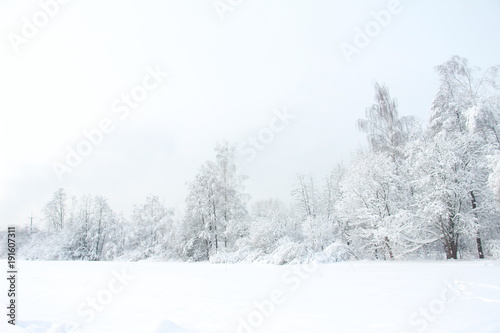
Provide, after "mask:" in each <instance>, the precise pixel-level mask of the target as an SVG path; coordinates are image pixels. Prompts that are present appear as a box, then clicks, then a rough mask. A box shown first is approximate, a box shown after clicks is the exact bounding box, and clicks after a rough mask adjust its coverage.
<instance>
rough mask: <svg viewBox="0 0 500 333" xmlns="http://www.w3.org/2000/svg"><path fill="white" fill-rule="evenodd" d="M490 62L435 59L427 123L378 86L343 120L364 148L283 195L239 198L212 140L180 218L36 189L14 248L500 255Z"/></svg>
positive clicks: (110, 255) (293, 256)
mask: <svg viewBox="0 0 500 333" xmlns="http://www.w3.org/2000/svg"><path fill="white" fill-rule="evenodd" d="M499 69H500V67H499V66H492V67H490V68H487V69H485V70H481V69H479V68H476V67H474V66H471V65H469V63H468V61H467V60H466V59H465V58H462V57H459V56H454V57H452V58H451V59H449V60H448V61H446V62H445V63H443V64H442V65H439V66H437V67H436V73H437V76H438V79H439V82H440V84H439V89H438V91H437V92H436V94H435V97H434V100H433V101H432V107H431V110H430V114H429V119H428V120H427V121H425V122H421V121H419V120H418V119H416V118H414V117H411V116H400V110H399V109H398V103H397V100H396V99H395V98H393V97H392V96H391V95H390V92H389V88H388V87H387V86H385V85H384V84H379V83H376V84H375V85H374V89H375V99H374V102H373V104H372V105H371V106H368V107H367V109H366V114H365V117H364V118H363V119H360V120H359V121H358V123H357V124H353V126H354V125H356V126H357V127H358V129H359V130H360V131H362V132H363V133H365V134H366V139H367V145H366V148H365V149H363V150H360V151H357V152H353V153H352V157H351V159H350V161H349V162H348V163H347V164H339V165H337V166H336V167H335V168H334V169H333V170H331V172H330V174H329V175H326V176H325V177H324V178H323V179H320V180H318V179H316V178H315V176H314V177H313V175H311V174H302V173H299V174H297V175H296V178H295V181H294V183H293V184H290V195H291V198H292V199H291V201H290V202H289V203H288V202H285V201H282V200H280V199H276V198H270V199H268V200H260V201H255V202H251V201H250V198H251V196H250V195H249V194H248V193H246V191H245V179H246V177H245V176H244V175H242V174H241V173H240V171H239V168H238V165H237V162H236V150H235V147H234V146H233V145H231V144H229V143H227V142H222V143H219V144H217V145H216V147H215V151H214V153H215V154H214V159H213V160H210V161H206V162H205V163H204V164H203V165H201V166H200V168H199V171H198V173H197V174H196V175H195V176H194V177H193V179H192V180H191V181H190V182H189V183H188V184H187V186H188V190H189V191H188V196H187V197H186V198H185V207H186V208H185V212H184V213H183V214H182V216H181V217H180V218H174V214H173V210H172V209H171V208H169V206H168V203H164V202H163V201H162V200H161V199H160V198H159V196H157V195H154V194H152V195H149V196H148V197H147V198H145V201H144V202H143V203H141V204H138V205H136V206H134V208H133V213H132V214H131V216H129V217H125V216H123V215H122V214H119V213H116V212H115V211H113V209H112V207H110V205H109V204H108V202H107V200H106V198H104V197H102V196H90V195H86V196H79V197H75V196H72V195H71V194H70V193H67V192H66V191H65V190H64V189H62V188H61V189H59V190H58V191H56V192H55V193H53V195H52V197H50V196H49V195H48V202H47V204H46V205H45V207H43V213H44V217H43V220H44V223H45V224H46V225H45V227H44V228H36V227H34V228H32V227H30V226H25V227H22V228H18V231H17V244H18V254H19V255H20V256H21V257H24V258H26V259H31V260H91V261H103V260H121V261H137V260H165V261H210V262H213V263H236V262H260V263H271V264H288V263H292V264H293V263H304V262H310V261H313V260H315V261H317V262H337V261H345V260H415V259H430V260H445V259H474V258H478V259H482V258H490V259H500V124H499V121H500V94H499V93H498V89H499V86H498V82H497V74H498V70H499ZM325 153H327V152H325ZM250 203H251V204H250ZM2 237H5V234H2ZM1 251H3V252H1V254H2V256H6V252H5V251H6V250H5V248H3V249H2V250H1Z"/></svg>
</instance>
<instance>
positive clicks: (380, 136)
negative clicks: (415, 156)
mask: <svg viewBox="0 0 500 333" xmlns="http://www.w3.org/2000/svg"><path fill="white" fill-rule="evenodd" d="M413 123H414V119H413V117H400V116H399V113H398V103H397V101H396V99H393V98H392V97H391V95H390V93H389V88H387V86H385V85H381V84H379V83H375V103H374V104H373V105H372V106H370V107H369V108H367V109H366V119H359V120H358V128H359V129H360V130H361V131H363V132H365V133H366V135H367V139H368V143H369V145H370V148H371V150H372V151H373V152H375V153H387V154H389V156H391V157H392V158H393V159H398V158H399V157H401V156H402V154H403V151H402V148H403V147H404V145H405V144H406V143H407V142H408V140H409V138H410V129H411V126H413Z"/></svg>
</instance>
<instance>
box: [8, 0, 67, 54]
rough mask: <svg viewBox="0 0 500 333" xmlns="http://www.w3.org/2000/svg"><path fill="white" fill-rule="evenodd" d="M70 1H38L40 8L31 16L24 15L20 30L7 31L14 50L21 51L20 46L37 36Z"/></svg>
mask: <svg viewBox="0 0 500 333" xmlns="http://www.w3.org/2000/svg"><path fill="white" fill-rule="evenodd" d="M70 2H71V0H40V1H39V2H38V6H39V7H40V8H39V9H38V10H37V11H36V12H35V13H34V14H33V15H31V17H26V16H24V17H23V18H21V28H20V30H19V32H18V33H16V32H8V33H7V39H8V40H9V42H10V45H11V46H12V48H13V49H14V52H16V53H19V52H20V47H21V46H22V45H25V44H28V43H29V41H30V40H32V39H33V38H35V37H36V36H37V35H38V33H39V32H40V30H41V29H43V28H45V27H46V26H47V25H48V24H49V23H50V21H51V20H52V19H53V18H54V17H56V16H57V15H58V14H59V11H60V10H61V7H62V6H64V5H67V4H68V3H70Z"/></svg>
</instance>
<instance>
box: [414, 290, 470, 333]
mask: <svg viewBox="0 0 500 333" xmlns="http://www.w3.org/2000/svg"><path fill="white" fill-rule="evenodd" d="M464 291H465V283H463V282H460V281H453V282H448V283H446V286H445V288H443V289H442V290H441V292H440V294H439V297H436V298H434V299H433V300H431V301H430V302H429V303H428V304H427V305H425V306H423V307H419V308H418V310H417V311H414V312H413V313H412V314H411V316H410V319H409V324H410V325H411V327H412V330H411V332H425V331H426V330H427V329H428V328H429V325H430V324H432V323H434V322H436V321H437V320H438V318H439V316H440V315H442V314H443V313H445V311H446V309H447V307H448V305H449V304H450V303H453V302H455V301H456V300H457V299H458V298H459V297H460V296H462V295H463V294H464ZM405 333H406V332H405Z"/></svg>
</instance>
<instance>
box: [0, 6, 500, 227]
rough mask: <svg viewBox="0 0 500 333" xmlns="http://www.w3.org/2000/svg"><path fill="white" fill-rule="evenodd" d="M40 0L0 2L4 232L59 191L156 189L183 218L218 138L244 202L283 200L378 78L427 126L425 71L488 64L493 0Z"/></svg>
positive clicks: (344, 135) (110, 195)
mask: <svg viewBox="0 0 500 333" xmlns="http://www.w3.org/2000/svg"><path fill="white" fill-rule="evenodd" d="M40 3H49V4H50V3H51V2H50V1H48V0H43V1H41V2H37V1H2V2H0V29H1V32H0V33H1V36H2V39H1V43H0V57H1V58H0V152H1V154H0V223H1V225H0V227H2V228H4V227H5V226H6V225H7V224H17V225H24V224H26V223H27V222H28V219H27V217H28V216H29V215H30V213H31V211H33V213H34V215H35V216H36V217H37V219H35V222H39V223H40V222H41V216H42V215H41V208H42V207H43V205H44V204H45V203H46V202H47V201H48V200H49V199H50V197H51V196H52V193H53V192H54V191H55V190H57V189H58V188H59V187H63V188H65V189H66V190H67V192H69V193H71V194H75V195H79V194H100V195H103V196H105V197H106V198H107V199H108V200H109V203H110V205H111V207H112V208H113V209H114V210H115V211H117V212H123V213H124V214H125V215H126V216H128V215H129V213H130V211H131V208H132V206H133V205H134V204H140V203H142V202H143V201H144V199H145V197H146V195H147V194H149V193H154V194H158V195H159V196H161V197H162V198H163V199H164V201H165V203H166V204H167V205H168V206H171V207H175V208H176V211H177V213H176V214H177V216H181V215H182V209H183V203H184V199H185V196H186V194H187V188H186V185H185V183H186V182H187V181H190V180H191V179H193V177H194V175H195V173H196V172H197V170H198V168H199V167H200V165H201V164H202V163H203V162H205V161H206V160H208V159H211V158H213V156H214V154H213V147H214V145H215V143H216V142H218V141H221V140H224V139H225V140H227V141H229V142H230V143H233V144H235V145H237V146H238V147H240V149H239V150H240V152H241V153H240V154H239V158H238V160H239V163H240V166H241V169H242V171H243V173H244V174H246V175H247V176H249V180H248V181H247V182H246V185H247V187H246V189H247V192H248V193H249V194H250V195H251V196H252V198H253V200H257V199H265V198H269V197H279V198H282V199H283V200H288V198H289V193H290V187H291V185H292V183H293V179H294V175H295V174H296V173H297V172H311V173H312V174H313V175H314V176H315V177H316V178H317V179H318V180H321V179H322V178H323V177H325V176H326V175H327V174H328V172H329V171H330V170H331V169H332V167H334V166H335V165H336V164H337V163H339V162H340V161H342V160H343V161H348V160H349V157H350V155H351V153H352V152H353V151H355V150H356V149H358V148H359V147H361V146H363V145H364V144H365V140H364V136H363V135H362V134H360V133H359V132H358V131H357V130H356V126H355V121H356V119H358V118H360V117H363V115H364V111H365V108H366V107H367V106H369V105H370V104H371V103H372V102H373V95H374V91H373V84H374V82H375V81H379V82H382V83H386V84H387V85H388V86H389V88H390V91H391V94H392V95H393V97H396V98H397V99H398V101H399V104H400V113H401V114H403V115H408V114H412V115H416V116H418V117H419V118H420V119H421V120H422V121H425V120H426V119H427V116H428V113H429V106H430V104H431V102H432V99H433V96H434V94H435V92H436V89H437V86H438V80H437V76H436V74H435V72H434V69H433V67H434V66H436V65H439V64H441V63H443V62H444V61H446V60H447V59H449V58H450V57H451V56H452V55H455V54H456V55H460V56H463V57H466V58H468V59H469V61H470V62H471V64H473V65H477V66H480V67H483V68H486V67H488V66H491V65H496V64H500V44H499V33H500V20H499V17H500V2H499V1H497V0H489V1H457V0H453V1H452V0H448V1H431V0H427V1H423V0H420V1H410V0H401V1H400V2H398V1H347V0H346V1H320V0H317V1H303V0H272V1H269V0H252V1H245V0H242V1H239V2H238V1H236V0H222V1H219V2H217V1H212V0H193V1H187V0H176V1H170V0H168V1H167V0H161V1H160V0H152V1H130V0H120V1H97V0H90V1H89V0H85V1H79V0H72V1H68V3H67V4H59V3H56V2H52V4H51V5H48V6H46V7H47V8H46V10H47V11H49V12H50V14H51V16H49V15H47V14H44V13H45V12H43V9H42V8H41V6H40ZM54 3H55V4H57V6H55V5H54ZM231 3H232V4H233V5H232V7H228V6H231V5H229V4H231ZM398 3H399V5H398ZM214 4H218V7H217V8H218V10H217V9H216V8H215V7H214ZM228 8H230V9H231V10H229V9H228ZM382 10H383V12H380V11H382ZM391 11H392V13H391ZM387 12H389V13H391V14H390V17H388V16H387V15H384V14H387ZM373 13H379V14H378V20H379V21H380V23H376V22H377V21H376V18H375V16H377V15H374V14H373ZM31 24H36V25H38V26H39V27H36V25H35V26H34V29H33V26H31ZM367 29H368V32H369V35H371V36H362V35H360V34H359V31H363V30H365V31H366V30H367ZM343 48H344V51H343ZM354 48H356V49H354ZM346 50H349V51H346ZM353 50H354V51H355V52H354V51H353ZM346 55H347V56H346ZM151 72H156V74H154V75H153V76H151V74H150V73H151ZM165 73H168V75H167V74H165ZM155 78H156V80H155ZM141 86H142V88H141ZM144 86H146V87H147V88H148V89H149V90H147V89H146V88H144ZM132 92H134V93H135V95H134V96H135V97H133V98H136V99H138V100H140V102H138V103H135V102H134V100H131V101H130V102H128V103H131V104H129V105H130V107H128V106H127V104H126V103H127V102H124V101H122V98H126V95H128V94H131V93H132ZM132 107H133V108H132ZM129 111H130V112H129ZM277 114H279V115H281V118H284V120H283V119H280V118H279V117H278V116H277ZM287 114H288V116H287ZM276 117H278V118H276ZM292 118H293V119H292ZM99 126H101V127H102V129H104V130H107V133H104V134H103V137H102V140H101V139H100V138H99V135H97V134H95V136H94V140H97V141H95V142H97V143H96V144H92V146H91V147H90V149H92V152H90V153H89V154H88V155H87V156H84V157H83V158H82V160H81V161H80V163H79V164H78V165H77V166H76V167H71V168H70V167H69V166H67V162H66V159H67V158H68V150H67V149H68V147H69V149H75V150H77V149H78V147H80V149H89V147H88V145H87V146H86V143H84V142H83V141H85V140H86V137H85V135H84V134H83V132H84V131H92V130H94V129H97V128H99ZM94 133H96V132H94ZM259 135H260V138H261V139H259V141H258V142H257V145H258V147H259V149H260V150H257V149H253V148H250V147H251V145H252V144H255V143H254V141H252V140H253V139H252V137H254V136H259ZM262 140H264V141H265V142H264V144H263V142H262ZM99 141H102V142H99ZM254 153H256V154H254ZM250 156H251V157H252V158H249V157H250ZM55 163H59V164H55ZM54 165H58V166H61V165H66V167H67V168H70V169H71V173H69V172H65V173H64V174H63V175H62V176H61V177H58V176H57V175H56V172H54ZM61 170H65V171H68V170H69V169H59V171H60V172H61ZM59 178H61V179H59Z"/></svg>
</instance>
